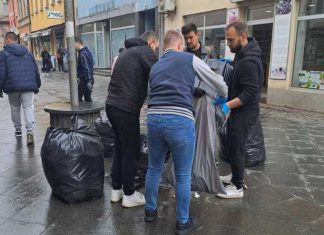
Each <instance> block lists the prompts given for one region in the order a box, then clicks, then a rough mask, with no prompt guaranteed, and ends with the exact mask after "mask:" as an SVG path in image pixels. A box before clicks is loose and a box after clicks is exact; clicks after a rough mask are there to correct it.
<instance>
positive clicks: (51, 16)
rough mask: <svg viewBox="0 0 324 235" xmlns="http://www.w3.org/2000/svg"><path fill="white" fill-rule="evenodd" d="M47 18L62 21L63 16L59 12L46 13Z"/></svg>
mask: <svg viewBox="0 0 324 235" xmlns="http://www.w3.org/2000/svg"><path fill="white" fill-rule="evenodd" d="M47 16H48V18H49V19H63V18H64V14H63V12H60V11H48V12H47Z"/></svg>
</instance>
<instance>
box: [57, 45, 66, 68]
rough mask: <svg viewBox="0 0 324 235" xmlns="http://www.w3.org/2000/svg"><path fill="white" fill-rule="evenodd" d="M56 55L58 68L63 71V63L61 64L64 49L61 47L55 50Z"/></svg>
mask: <svg viewBox="0 0 324 235" xmlns="http://www.w3.org/2000/svg"><path fill="white" fill-rule="evenodd" d="M56 57H57V64H58V70H59V71H60V72H64V65H63V58H64V50H63V49H62V48H60V49H58V50H57V53H56Z"/></svg>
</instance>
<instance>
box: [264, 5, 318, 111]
mask: <svg viewBox="0 0 324 235" xmlns="http://www.w3.org/2000/svg"><path fill="white" fill-rule="evenodd" d="M288 2H290V4H291V9H292V13H291V19H292V20H291V23H290V34H289V48H288V49H289V50H288V62H287V72H286V76H285V77H284V78H283V79H277V78H276V77H274V78H273V79H272V80H271V81H270V83H269V92H268V103H270V104H274V105H280V106H287V107H293V108H299V109H304V110H310V111H316V112H322V113H324V102H323V100H324V44H323V41H324V0H295V1H294V0H293V1H288ZM275 46H276V45H273V47H275ZM272 57H273V59H275V54H274V53H272Z"/></svg>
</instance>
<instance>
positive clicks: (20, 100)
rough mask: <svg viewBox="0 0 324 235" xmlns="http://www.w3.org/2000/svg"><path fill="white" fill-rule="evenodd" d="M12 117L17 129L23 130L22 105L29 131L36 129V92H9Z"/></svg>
mask: <svg viewBox="0 0 324 235" xmlns="http://www.w3.org/2000/svg"><path fill="white" fill-rule="evenodd" d="M8 98H9V104H10V108H11V119H12V122H13V124H14V127H15V129H16V131H20V130H21V113H20V110H21V107H22V108H23V111H24V115H25V124H26V129H27V131H33V129H34V120H35V117H34V92H12V93H9V94H8Z"/></svg>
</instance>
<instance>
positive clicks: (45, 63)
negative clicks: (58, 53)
mask: <svg viewBox="0 0 324 235" xmlns="http://www.w3.org/2000/svg"><path fill="white" fill-rule="evenodd" d="M50 63H51V62H50V61H48V60H45V59H43V71H42V72H44V73H45V72H46V73H49V71H50V70H51V66H50Z"/></svg>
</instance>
